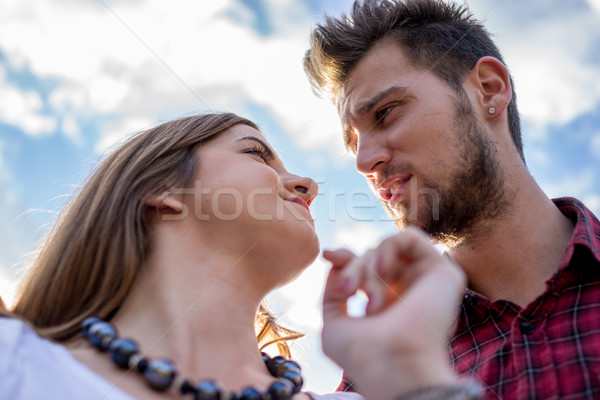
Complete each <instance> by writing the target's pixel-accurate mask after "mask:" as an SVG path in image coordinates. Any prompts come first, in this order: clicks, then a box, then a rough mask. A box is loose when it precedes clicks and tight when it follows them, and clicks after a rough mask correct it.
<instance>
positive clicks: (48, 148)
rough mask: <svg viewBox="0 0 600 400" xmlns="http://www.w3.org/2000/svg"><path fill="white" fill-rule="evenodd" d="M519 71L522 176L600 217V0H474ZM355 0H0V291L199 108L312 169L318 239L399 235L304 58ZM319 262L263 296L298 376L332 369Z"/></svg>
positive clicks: (340, 242)
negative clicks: (286, 334)
mask: <svg viewBox="0 0 600 400" xmlns="http://www.w3.org/2000/svg"><path fill="white" fill-rule="evenodd" d="M467 3H468V4H469V6H470V7H471V9H472V10H473V11H474V13H475V14H476V15H477V16H478V17H479V18H480V19H483V20H484V21H486V25H487V27H488V28H489V29H490V31H491V32H492V33H493V34H494V35H495V38H496V40H497V42H498V44H499V46H500V48H501V50H502V51H503V53H504V56H505V59H506V61H507V64H508V66H509V69H510V70H511V72H512V73H513V75H514V78H515V83H516V89H517V93H518V100H519V106H520V110H521V113H522V118H523V120H524V139H525V145H526V148H525V154H526V158H527V160H528V165H529V168H530V170H531V173H532V174H533V175H534V177H535V178H536V179H537V180H538V182H539V183H540V185H541V186H542V188H543V189H544V190H545V191H546V193H547V194H548V195H549V196H551V197H557V196H565V195H570V196H575V197H578V198H580V199H581V200H583V201H584V202H586V204H587V205H588V206H589V207H590V208H591V209H592V210H593V211H594V212H595V213H596V214H600V67H599V66H600V0H569V1H564V0H529V1H520V0H469V1H468V2H467ZM350 4H351V1H350V0H328V1H318V0H305V1H301V0H211V1H202V2H200V1H183V0H181V1H179V0H177V1H169V2H166V1H161V0H113V1H109V0H105V1H102V0H87V1H86V0H49V1H43V2H40V1H34V0H3V1H2V2H1V3H0V293H1V294H2V296H3V297H6V298H10V296H11V294H10V293H11V290H12V288H13V286H12V282H14V281H15V279H16V278H17V277H18V274H19V271H20V269H21V268H22V266H23V265H24V261H25V260H26V259H27V254H28V253H29V252H31V251H32V250H33V249H34V248H35V246H36V244H37V243H38V242H39V240H40V239H41V237H42V236H43V235H44V234H45V233H46V232H47V230H48V229H49V227H50V226H51V225H52V223H53V221H54V219H55V217H56V213H57V212H58V210H60V208H61V207H62V206H63V205H64V203H65V202H66V201H67V199H68V196H69V194H70V193H71V192H72V191H73V189H74V187H76V186H77V185H78V184H80V183H81V182H82V181H83V180H84V178H85V177H86V176H87V174H88V173H89V172H90V170H91V169H92V168H93V167H94V165H95V163H96V162H97V160H98V159H99V158H100V157H102V155H103V154H104V153H105V152H106V151H107V149H109V148H110V146H111V145H113V144H114V143H115V142H117V141H118V140H119V139H120V138H122V137H124V136H125V135H127V134H130V133H132V132H135V131H139V130H141V129H144V128H147V127H150V126H152V125H154V124H156V123H157V122H161V121H166V120H169V119H172V118H175V117H179V116H183V115H188V114H190V113H194V112H199V111H206V110H229V111H234V112H237V113H239V114H242V115H244V116H246V117H249V118H250V119H252V120H254V121H256V122H257V123H258V124H259V125H260V126H261V127H262V129H263V130H264V132H265V134H266V135H267V137H268V139H269V140H270V141H271V143H272V144H273V145H274V147H275V148H276V149H277V151H278V152H279V153H280V156H281V157H282V158H283V160H284V161H285V162H286V165H287V167H288V169H289V170H290V171H292V172H294V173H297V174H302V175H308V176H311V177H313V178H314V179H315V180H317V182H319V184H320V195H319V197H318V199H317V202H316V204H315V205H314V206H313V215H314V216H315V218H316V223H317V229H318V233H319V235H320V237H321V242H322V245H323V247H334V246H348V247H350V248H352V249H355V250H357V251H362V250H364V249H366V248H368V247H370V246H372V245H373V244H375V243H376V242H377V240H378V239H380V238H381V237H383V236H385V235H387V234H390V233H392V232H393V227H392V225H391V223H390V222H389V221H388V220H387V218H386V216H385V215H384V214H383V212H381V211H380V210H379V206H378V203H377V201H376V200H375V198H374V197H373V196H372V195H371V194H370V193H369V191H368V189H367V187H366V184H365V183H364V182H363V179H362V178H361V177H360V176H359V175H358V174H357V173H356V172H354V170H353V164H354V160H353V158H352V157H351V156H350V155H348V154H346V153H345V151H344V150H343V148H342V145H341V138H340V134H339V124H338V121H337V118H336V114H335V111H334V109H333V107H332V106H330V105H328V104H327V103H326V102H324V101H322V100H319V99H317V98H315V97H314V96H313V94H312V92H311V90H310V87H309V85H308V83H307V80H306V78H305V77H304V73H303V70H302V65H301V59H302V56H303V54H304V52H305V50H306V48H307V45H308V35H309V32H310V30H311V28H312V27H313V26H314V25H315V23H317V22H318V21H320V20H321V19H322V16H323V14H324V13H329V14H339V13H340V12H341V11H343V10H347V9H349V7H350ZM326 269H327V266H326V264H325V263H324V262H323V261H320V260H317V261H316V262H315V264H314V265H313V266H312V267H311V268H309V269H308V270H307V272H306V273H305V274H304V275H303V276H302V277H301V278H300V279H299V280H298V282H296V283H295V284H292V285H290V286H289V287H286V288H284V289H283V290H281V291H280V292H279V293H277V294H276V295H275V296H272V299H271V302H272V304H273V306H274V308H276V309H277V310H279V312H280V313H281V317H282V319H283V320H284V321H285V322H286V323H288V325H291V326H292V327H294V328H296V329H299V330H301V331H304V332H306V333H307V334H308V335H307V337H306V338H305V339H302V341H300V342H298V343H297V344H296V345H295V350H296V353H297V354H298V358H300V361H302V362H304V363H305V365H306V366H307V367H306V374H307V386H308V388H309V389H312V390H315V391H317V392H325V391H327V390H331V389H332V388H333V387H334V386H335V384H336V383H337V382H336V381H337V376H338V375H339V370H338V369H337V368H336V367H334V366H333V365H332V364H331V363H330V362H328V361H327V360H326V359H324V358H323V357H322V355H321V353H320V352H319V350H318V347H319V340H318V335H317V334H316V332H317V331H318V328H319V324H320V315H319V311H318V303H319V301H320V294H321V287H322V281H323V277H324V275H325V273H326Z"/></svg>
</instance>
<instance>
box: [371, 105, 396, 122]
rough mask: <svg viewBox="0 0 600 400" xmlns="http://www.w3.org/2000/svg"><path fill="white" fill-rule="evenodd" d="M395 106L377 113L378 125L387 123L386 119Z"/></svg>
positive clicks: (376, 120)
mask: <svg viewBox="0 0 600 400" xmlns="http://www.w3.org/2000/svg"><path fill="white" fill-rule="evenodd" d="M394 107H395V106H389V107H385V108H382V109H380V110H378V111H377V112H376V113H375V122H376V123H377V124H382V123H383V122H384V121H385V117H387V116H388V114H389V113H390V112H391V111H392V109H393V108H394Z"/></svg>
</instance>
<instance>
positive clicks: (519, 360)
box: [450, 198, 600, 400]
mask: <svg viewBox="0 0 600 400" xmlns="http://www.w3.org/2000/svg"><path fill="white" fill-rule="evenodd" d="M554 203H555V204H556V206H557V207H558V208H559V209H560V211H561V212H562V213H563V214H564V215H565V216H567V217H568V218H570V219H571V220H572V221H573V222H574V223H575V230H574V232H573V236H572V237H571V240H570V242H569V245H568V246H567V249H566V252H565V255H564V258H563V260H562V262H561V264H560V267H559V269H558V271H557V272H556V274H555V275H554V276H553V277H552V278H551V279H550V280H548V281H547V282H546V286H547V289H546V292H545V293H543V294H542V295H541V296H539V297H538V298H537V299H536V300H534V301H533V302H532V303H531V304H529V305H528V306H527V307H526V308H524V309H522V308H521V307H519V306H517V305H515V304H513V303H511V302H509V301H505V300H498V301H494V302H493V303H492V302H490V300H489V299H487V298H485V297H483V296H480V295H479V294H477V293H475V292H472V291H470V290H467V293H466V295H465V299H464V301H463V303H462V305H461V309H460V314H459V316H458V322H457V329H456V331H455V336H454V338H453V339H452V340H451V342H450V347H451V355H452V363H453V366H454V370H455V371H456V372H457V373H458V374H459V375H461V376H464V377H473V378H475V379H476V380H478V381H479V382H480V383H482V384H483V385H484V386H485V387H486V390H487V391H486V398H488V399H494V400H495V399H503V400H506V399H600V222H599V221H598V219H597V218H596V217H595V216H594V215H593V214H592V213H591V212H590V211H589V210H588V209H587V208H586V207H585V206H584V205H583V204H582V203H581V202H579V201H578V200H576V199H573V198H561V199H555V200H554Z"/></svg>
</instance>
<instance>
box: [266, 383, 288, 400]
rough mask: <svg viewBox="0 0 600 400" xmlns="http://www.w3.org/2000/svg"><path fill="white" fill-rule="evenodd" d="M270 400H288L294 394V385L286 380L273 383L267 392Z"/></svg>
mask: <svg viewBox="0 0 600 400" xmlns="http://www.w3.org/2000/svg"><path fill="white" fill-rule="evenodd" d="M268 393H269V395H270V396H271V400H288V399H289V398H291V397H292V395H293V394H294V385H293V384H292V382H290V381H288V380H287V379H279V380H276V381H275V382H273V384H272V385H271V386H270V387H269V390H268Z"/></svg>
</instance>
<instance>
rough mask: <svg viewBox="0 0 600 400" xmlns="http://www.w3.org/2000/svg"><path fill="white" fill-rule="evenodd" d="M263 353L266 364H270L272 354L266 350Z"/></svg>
mask: <svg viewBox="0 0 600 400" xmlns="http://www.w3.org/2000/svg"><path fill="white" fill-rule="evenodd" d="M261 354H262V359H263V361H264V362H265V364H267V365H269V360H270V359H271V356H270V355H268V354H267V353H265V352H264V351H263V352H262V353H261Z"/></svg>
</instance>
